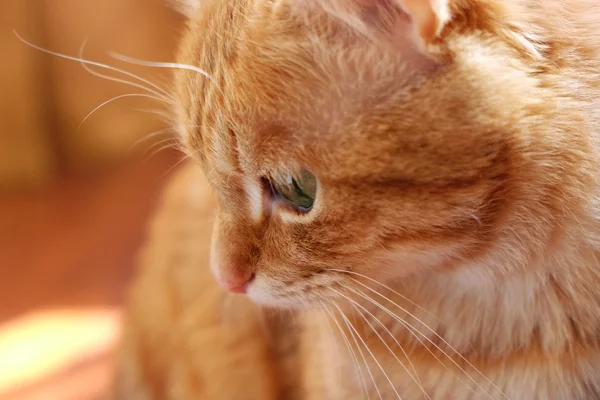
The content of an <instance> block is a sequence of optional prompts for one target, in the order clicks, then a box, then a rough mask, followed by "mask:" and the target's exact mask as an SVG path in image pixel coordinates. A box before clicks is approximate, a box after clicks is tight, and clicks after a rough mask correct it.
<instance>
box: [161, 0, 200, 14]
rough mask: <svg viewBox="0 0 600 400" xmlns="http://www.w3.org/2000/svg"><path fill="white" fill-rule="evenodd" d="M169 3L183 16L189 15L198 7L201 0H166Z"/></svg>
mask: <svg viewBox="0 0 600 400" xmlns="http://www.w3.org/2000/svg"><path fill="white" fill-rule="evenodd" d="M168 1H169V4H170V5H171V6H172V7H173V8H174V9H175V10H177V11H179V12H180V13H182V14H183V15H185V16H188V17H191V16H192V15H194V14H195V13H196V12H197V11H198V9H199V8H200V1H201V0H168Z"/></svg>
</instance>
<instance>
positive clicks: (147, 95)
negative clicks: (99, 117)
mask: <svg viewBox="0 0 600 400" xmlns="http://www.w3.org/2000/svg"><path fill="white" fill-rule="evenodd" d="M126 97H145V98H148V99H153V100H157V101H161V102H162V101H163V100H162V99H160V98H158V97H156V96H153V95H151V94H145V93H128V94H121V95H119V96H115V97H113V98H111V99H108V100H106V101H104V102H102V103H101V104H100V105H99V106H97V107H96V108H94V109H93V110H92V111H90V112H89V113H88V114H87V115H86V116H85V117H84V118H83V120H82V121H81V123H80V124H79V127H78V128H77V129H80V128H81V126H82V125H83V124H84V123H85V121H87V119H88V118H89V117H91V116H92V115H93V114H94V113H95V112H96V111H98V110H99V109H101V108H102V107H104V106H105V105H107V104H110V103H112V102H113V101H117V100H119V99H123V98H126Z"/></svg>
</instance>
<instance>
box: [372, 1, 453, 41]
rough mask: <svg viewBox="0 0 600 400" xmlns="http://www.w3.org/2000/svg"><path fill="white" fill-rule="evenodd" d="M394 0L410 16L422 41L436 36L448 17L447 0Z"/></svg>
mask: <svg viewBox="0 0 600 400" xmlns="http://www.w3.org/2000/svg"><path fill="white" fill-rule="evenodd" d="M374 1H377V0H374ZM395 1H396V2H397V3H398V5H399V6H400V8H401V9H402V10H403V11H404V12H406V13H407V14H408V15H409V16H410V18H411V21H412V23H413V25H414V27H415V31H416V32H417V33H418V34H419V37H420V38H421V40H423V41H424V42H430V41H431V40H433V39H434V38H435V37H436V36H438V35H439V34H440V32H441V30H442V28H443V27H444V25H445V24H446V23H447V22H448V20H449V19H450V12H449V4H448V2H449V0H395Z"/></svg>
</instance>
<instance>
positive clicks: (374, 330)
mask: <svg viewBox="0 0 600 400" xmlns="http://www.w3.org/2000/svg"><path fill="white" fill-rule="evenodd" d="M342 287H344V288H346V289H350V288H347V287H345V286H344V285H342ZM331 289H332V290H334V291H336V290H335V289H333V288H331ZM336 292H337V291H336ZM337 293H338V294H339V295H340V296H343V297H344V298H346V299H347V300H348V301H350V302H351V303H352V306H353V307H354V309H355V310H356V311H357V312H358V313H359V314H360V316H361V317H362V318H363V319H364V320H365V322H366V323H367V324H368V325H369V327H370V328H371V329H372V330H373V332H375V334H376V335H377V337H378V338H379V339H380V340H381V342H382V343H383V344H384V346H385V347H386V348H387V349H388V350H389V352H390V353H391V354H392V356H393V357H394V358H395V359H396V361H398V363H399V364H400V365H401V366H402V368H403V369H404V370H405V371H406V373H407V374H408V375H409V376H410V377H411V378H412V380H413V381H414V382H415V383H416V384H417V386H419V387H420V388H421V390H422V391H423V394H424V395H425V397H426V398H427V399H429V400H431V398H430V397H429V395H428V394H427V392H426V391H425V388H424V387H423V383H422V382H421V380H420V379H419V374H418V373H417V370H416V368H415V366H414V364H413V363H412V362H411V361H410V358H409V356H408V354H407V353H406V351H404V348H402V345H401V344H400V342H398V339H396V338H395V337H394V335H393V334H392V332H391V331H390V330H389V329H388V328H387V327H386V326H385V325H384V324H383V322H381V321H380V320H379V318H377V317H376V316H375V315H373V313H371V312H370V311H369V310H367V309H366V308H365V307H363V306H362V305H360V304H359V303H357V302H356V301H354V300H352V299H350V298H349V297H347V296H345V295H343V294H342V293H339V292H337ZM359 307H360V309H362V310H363V311H364V312H366V313H367V314H369V315H370V316H371V318H373V319H374V320H375V321H376V322H377V323H378V325H379V326H381V327H382V328H383V329H384V330H385V331H386V332H387V333H388V334H389V335H390V337H391V338H392V340H393V341H394V342H395V343H396V345H397V346H398V348H400V350H401V351H402V354H404V357H406V359H407V360H408V362H409V364H410V366H411V368H412V370H413V372H414V373H415V375H413V374H411V372H410V371H409V370H408V368H407V367H406V366H405V365H404V363H403V362H402V361H401V360H400V359H399V358H398V356H397V355H396V353H394V351H393V350H392V349H391V348H390V347H389V345H388V344H387V343H386V341H385V340H383V338H382V337H381V335H379V333H378V332H377V330H376V329H375V328H374V327H373V326H372V325H371V323H369V321H368V320H367V319H366V317H365V316H364V315H363V313H362V311H360V309H359Z"/></svg>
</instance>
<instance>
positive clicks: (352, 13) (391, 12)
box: [317, 0, 456, 48]
mask: <svg viewBox="0 0 600 400" xmlns="http://www.w3.org/2000/svg"><path fill="white" fill-rule="evenodd" d="M317 1H318V2H319V3H320V4H321V5H322V6H323V8H324V9H325V10H326V11H327V12H328V13H330V14H332V15H334V16H336V17H338V18H340V19H342V20H344V21H346V23H348V24H349V25H350V26H352V27H353V28H355V29H356V30H358V31H361V32H363V33H365V34H367V35H369V34H370V31H371V32H372V31H373V30H376V31H379V32H381V31H383V32H384V33H385V32H387V33H389V34H391V35H392V36H394V35H395V33H397V32H406V29H405V28H409V31H412V32H414V35H411V36H412V37H411V38H410V40H411V41H413V42H417V43H415V44H416V45H417V47H420V48H423V45H425V44H428V43H431V42H432V41H434V40H435V39H436V37H438V35H439V34H440V33H441V31H442V29H443V28H444V26H445V25H446V23H448V22H449V21H450V17H451V15H450V6H451V4H450V2H451V1H456V0H317ZM373 16H375V19H373ZM403 35H405V33H404V34H403Z"/></svg>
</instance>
